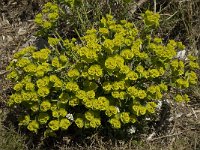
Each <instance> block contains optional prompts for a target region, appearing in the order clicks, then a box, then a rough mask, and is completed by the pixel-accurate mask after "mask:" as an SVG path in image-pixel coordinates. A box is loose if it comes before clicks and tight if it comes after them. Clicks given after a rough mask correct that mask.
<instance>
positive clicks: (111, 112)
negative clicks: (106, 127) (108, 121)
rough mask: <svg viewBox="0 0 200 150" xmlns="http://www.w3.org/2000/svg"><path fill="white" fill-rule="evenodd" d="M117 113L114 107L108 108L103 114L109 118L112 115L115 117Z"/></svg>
mask: <svg viewBox="0 0 200 150" xmlns="http://www.w3.org/2000/svg"><path fill="white" fill-rule="evenodd" d="M117 113H118V109H117V107H116V106H109V107H108V108H107V109H106V111H105V114H106V115H107V116H108V117H111V116H113V115H116V114H117Z"/></svg>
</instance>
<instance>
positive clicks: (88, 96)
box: [7, 3, 199, 135]
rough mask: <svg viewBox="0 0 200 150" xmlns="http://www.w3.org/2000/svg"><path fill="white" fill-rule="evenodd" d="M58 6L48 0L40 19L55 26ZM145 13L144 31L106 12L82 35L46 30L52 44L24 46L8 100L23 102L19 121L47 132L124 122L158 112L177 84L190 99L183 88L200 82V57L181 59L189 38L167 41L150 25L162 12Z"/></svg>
mask: <svg viewBox="0 0 200 150" xmlns="http://www.w3.org/2000/svg"><path fill="white" fill-rule="evenodd" d="M55 13H58V6H57V5H54V4H52V3H47V4H46V5H45V9H44V10H43V11H42V13H41V14H39V15H38V16H37V17H36V21H38V24H39V23H41V26H42V27H44V28H45V29H50V28H51V27H53V25H54V23H55V22H56V20H57V19H58V18H57V17H55V16H54V15H55ZM38 17H39V18H41V17H42V21H41V20H39V19H38ZM143 18H144V22H145V25H146V26H145V29H144V31H140V30H138V29H137V28H136V27H135V26H134V24H133V23H130V22H128V21H126V20H122V21H120V22H119V23H117V21H115V20H114V19H113V17H112V16H111V15H107V16H106V17H103V18H102V19H101V23H100V27H99V29H98V27H97V28H96V27H95V28H92V29H90V30H87V32H86V33H85V35H84V36H82V37H80V38H79V40H77V39H75V38H72V39H71V40H68V39H65V40H63V39H62V37H60V36H58V37H59V38H53V37H48V36H47V37H48V43H49V47H48V48H47V47H46V48H42V49H40V50H37V49H36V48H34V47H28V48H25V49H23V50H21V51H19V52H17V53H16V54H15V55H14V59H13V60H12V61H11V63H10V65H9V66H8V67H7V69H8V70H9V71H10V73H9V74H8V76H7V78H9V79H14V81H15V84H14V86H13V89H14V92H13V94H12V95H11V96H10V99H9V102H8V104H9V105H10V106H15V107H17V108H18V106H22V107H19V108H24V109H23V110H22V111H23V114H24V115H23V116H22V117H20V119H19V125H24V126H27V128H28V129H29V130H30V131H33V132H37V131H38V129H41V128H42V130H41V131H43V129H46V131H45V135H47V134H53V133H56V131H58V130H67V129H68V128H69V126H70V125H71V124H75V125H76V126H77V127H78V128H97V127H99V126H101V125H104V124H105V122H109V123H110V125H111V126H112V127H113V128H116V129H119V128H123V127H128V126H129V125H131V124H134V123H135V124H137V123H139V121H140V120H141V121H142V120H143V119H144V118H145V117H146V116H148V117H150V118H151V115H152V114H157V113H156V109H157V103H158V104H159V100H162V98H163V99H164V98H165V96H166V97H167V96H168V94H169V92H171V91H170V90H171V89H173V92H174V91H177V93H175V98H174V100H175V101H177V102H188V101H189V97H188V96H187V95H186V94H185V93H184V91H185V89H186V88H189V87H190V86H191V85H194V84H197V81H198V77H197V74H196V73H195V71H196V69H198V68H199V65H198V63H197V59H196V58H195V57H193V56H188V58H187V59H185V60H184V59H181V58H177V56H176V55H177V51H179V50H183V49H184V48H185V47H184V45H183V44H182V43H180V42H175V41H174V40H169V42H167V43H166V42H162V39H161V38H157V37H155V38H154V37H153V36H152V35H153V34H150V33H149V32H148V31H149V29H151V28H154V29H155V27H157V26H158V25H159V23H158V20H159V15H158V14H155V13H152V12H150V11H146V12H145V14H144V16H143ZM37 19H38V20H37ZM165 43H166V44H165ZM169 87H170V88H169ZM178 93H179V94H178ZM68 111H69V112H70V113H68ZM72 114H73V116H74V119H70V118H69V117H68V116H69V115H72Z"/></svg>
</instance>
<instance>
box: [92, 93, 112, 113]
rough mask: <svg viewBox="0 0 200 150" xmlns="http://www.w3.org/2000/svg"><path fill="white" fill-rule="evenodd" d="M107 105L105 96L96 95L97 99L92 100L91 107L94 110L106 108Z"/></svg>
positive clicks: (107, 101)
mask: <svg viewBox="0 0 200 150" xmlns="http://www.w3.org/2000/svg"><path fill="white" fill-rule="evenodd" d="M108 107H109V100H108V99H107V98H106V97H103V96H101V97H98V99H95V100H93V108H94V109H96V110H101V111H103V110H107V108H108Z"/></svg>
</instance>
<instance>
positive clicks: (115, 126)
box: [109, 118, 121, 129]
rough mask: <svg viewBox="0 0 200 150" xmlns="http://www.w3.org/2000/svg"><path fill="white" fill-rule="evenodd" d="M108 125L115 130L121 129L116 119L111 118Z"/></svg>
mask: <svg viewBox="0 0 200 150" xmlns="http://www.w3.org/2000/svg"><path fill="white" fill-rule="evenodd" d="M109 123H110V124H111V125H112V127H113V128H116V129H120V128H121V122H120V120H119V119H117V118H111V119H110V120H109Z"/></svg>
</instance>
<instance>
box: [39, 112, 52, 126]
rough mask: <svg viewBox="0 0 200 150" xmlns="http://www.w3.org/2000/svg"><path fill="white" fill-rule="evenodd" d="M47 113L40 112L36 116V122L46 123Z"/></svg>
mask: <svg viewBox="0 0 200 150" xmlns="http://www.w3.org/2000/svg"><path fill="white" fill-rule="evenodd" d="M49 118H50V117H49V115H48V113H40V114H39V116H38V122H39V123H40V124H46V123H47V121H48V120H49Z"/></svg>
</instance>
